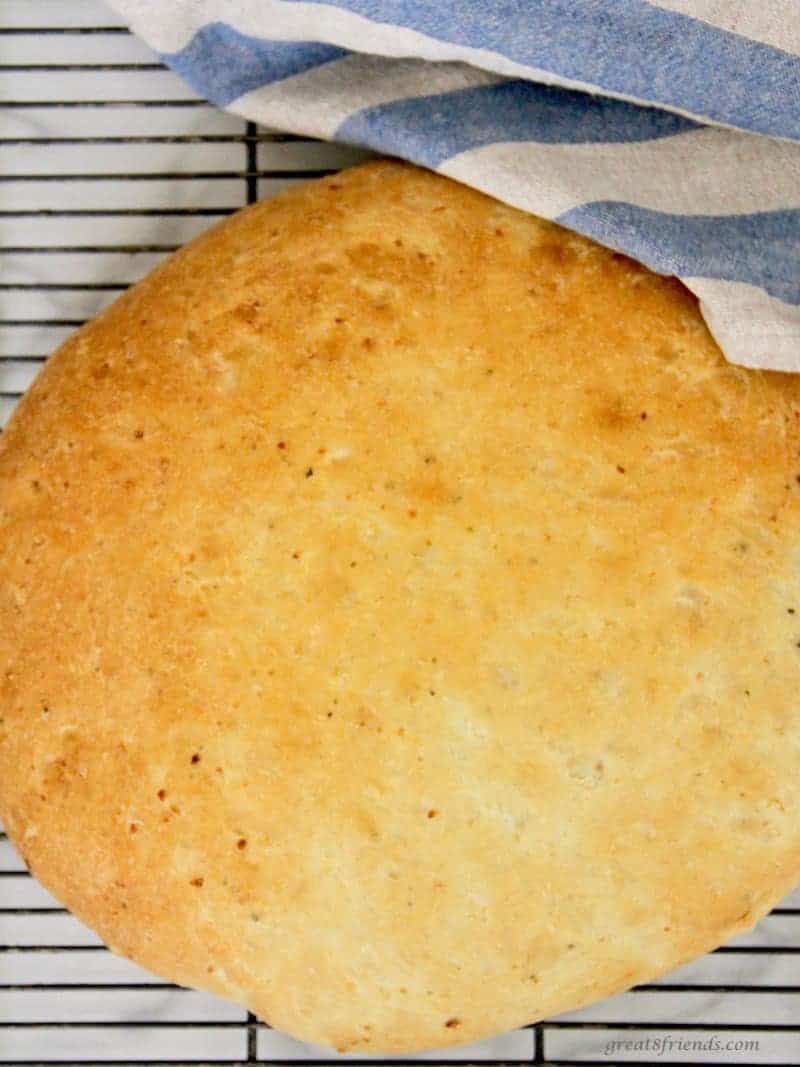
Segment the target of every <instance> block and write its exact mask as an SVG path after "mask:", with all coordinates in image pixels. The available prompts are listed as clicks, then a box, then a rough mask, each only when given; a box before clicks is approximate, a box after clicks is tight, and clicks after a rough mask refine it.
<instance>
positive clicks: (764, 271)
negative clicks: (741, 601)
mask: <svg viewBox="0 0 800 1067" xmlns="http://www.w3.org/2000/svg"><path fill="white" fill-rule="evenodd" d="M114 5H115V6H116V8H117V9H118V10H119V11H120V12H121V13H122V15H123V16H124V17H125V18H126V20H127V21H128V22H129V23H130V24H131V26H132V28H133V29H134V30H135V31H136V32H138V33H139V34H140V35H141V36H142V37H143V38H144V39H145V40H146V41H147V42H148V43H149V44H150V45H152V46H153V47H154V48H155V49H156V50H157V51H158V52H159V53H160V54H161V56H162V57H163V59H164V61H165V62H166V63H168V64H169V65H170V66H171V67H173V68H174V69H175V70H177V71H179V72H180V73H181V74H182V75H183V76H184V77H185V78H186V79H187V81H189V82H190V83H191V85H192V86H193V87H194V88H195V89H196V90H197V91H198V92H200V93H201V94H203V95H204V96H205V97H206V98H207V99H209V100H211V101H213V102H214V103H216V104H218V105H220V106H221V107H225V108H227V109H229V110H231V111H234V112H236V113H237V114H239V115H242V116H245V117H246V118H248V119H250V120H253V121H256V122H260V123H263V124H265V125H267V126H270V127H273V128H278V129H283V130H287V131H291V132H294V133H299V134H304V135H309V136H314V137H321V138H325V139H328V140H336V141H346V142H349V143H352V144H356V145H361V146H364V147H367V148H371V149H374V150H375V151H378V152H382V153H386V154H389V155H394V156H399V157H402V158H405V159H409V160H412V161H413V162H415V163H418V164H421V165H422V166H426V167H429V168H431V169H433V170H436V171H439V172H440V173H442V174H448V175H450V176H451V177H453V178H457V179H458V180H459V181H462V182H465V183H466V184H468V185H472V186H474V187H475V188H478V189H482V190H484V191H485V192H487V193H490V194H491V195H493V196H495V197H497V198H498V199H500V200H504V201H505V202H507V203H509V204H513V205H514V206H516V207H520V208H523V209H525V210H528V211H532V212H535V213H536V214H537V215H542V216H544V217H546V218H551V219H555V220H556V221H557V222H559V223H561V224H562V225H564V226H567V227H569V228H571V229H573V230H576V231H579V232H580V233H583V234H586V235H588V236H590V237H593V238H595V239H596V240H598V241H600V242H601V243H602V244H604V245H607V246H609V247H611V248H614V249H616V250H618V251H621V252H625V253H627V254H628V255H630V256H633V257H635V258H636V259H638V260H639V261H641V262H642V263H645V264H646V265H647V266H648V267H650V268H652V269H653V270H656V271H659V272H662V273H665V274H675V275H677V276H678V277H680V278H681V279H682V280H683V282H684V283H685V284H686V285H687V286H688V287H689V288H690V289H691V290H692V291H693V292H694V293H696V294H697V296H698V297H699V298H700V306H701V310H702V312H703V315H704V316H705V319H706V321H707V323H708V325H709V327H710V329H711V331H712V333H713V334H714V336H715V338H716V339H717V341H718V343H719V344H720V346H721V347H722V349H723V351H724V352H725V354H726V356H727V357H728V359H730V360H731V361H732V362H734V363H739V364H742V365H744V366H750V367H763V368H770V369H776V370H787V371H800V19H798V17H797V7H796V4H795V2H794V0H759V2H758V3H752V2H750V0H652V2H648V0H614V2H613V3H608V2H607V0H461V2H459V3H457V4H442V3H440V2H438V0H315V2H306V0H175V2H173V3H171V4H161V3H159V2H158V0H114Z"/></svg>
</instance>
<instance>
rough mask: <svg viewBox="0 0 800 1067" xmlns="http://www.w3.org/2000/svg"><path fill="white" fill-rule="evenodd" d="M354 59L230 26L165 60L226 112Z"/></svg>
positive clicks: (217, 27) (199, 36) (214, 27)
mask: <svg viewBox="0 0 800 1067" xmlns="http://www.w3.org/2000/svg"><path fill="white" fill-rule="evenodd" d="M346 55H349V53H348V52H347V51H346V50H345V49H343V48H336V47H334V46H333V45H330V44H320V43H318V42H316V41H265V40H261V39H260V38H258V37H249V36H248V35H247V34H244V33H239V31H238V30H235V29H233V27H232V26H228V25H227V24H226V23H224V22H211V23H209V24H208V25H207V26H203V27H202V29H200V30H198V31H197V33H196V34H195V35H194V37H192V39H191V41H190V42H189V43H188V44H187V45H186V46H185V47H184V48H182V49H181V50H180V51H179V52H167V53H163V54H162V56H161V58H162V59H163V60H164V62H165V63H167V64H169V66H170V67H172V69H173V70H175V71H177V72H178V74H181V75H183V77H184V78H185V79H186V81H187V82H189V84H190V85H191V86H192V88H193V89H196V90H197V92H199V93H202V95H203V96H204V97H205V98H206V99H207V100H211V101H213V103H215V104H219V105H220V106H222V107H224V106H225V105H226V104H229V103H230V102H231V101H232V100H235V99H236V98H237V97H238V96H242V95H243V94H244V93H248V92H250V91H251V90H253V89H260V88H261V86H263V85H269V84H270V83H271V82H276V81H281V80H282V79H283V78H290V77H291V76H292V75H293V74H301V73H302V72H303V71H305V70H310V69H311V68H312V67H318V66H320V65H321V64H323V63H330V62H331V60H334V59H340V58H341V57H342V56H346Z"/></svg>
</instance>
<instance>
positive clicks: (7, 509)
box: [0, 163, 800, 1051]
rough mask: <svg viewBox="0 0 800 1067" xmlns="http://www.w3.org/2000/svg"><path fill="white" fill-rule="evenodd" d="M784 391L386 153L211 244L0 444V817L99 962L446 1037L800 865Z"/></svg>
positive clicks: (183, 260)
mask: <svg viewBox="0 0 800 1067" xmlns="http://www.w3.org/2000/svg"><path fill="white" fill-rule="evenodd" d="M799 426H800V383H799V382H798V379H797V378H795V377H790V376H783V377H781V376H778V375H774V374H773V375H770V374H765V373H758V372H753V371H744V370H741V369H737V368H735V367H732V366H729V365H728V364H726V363H725V361H724V360H723V359H722V357H721V356H720V353H719V352H718V350H717V348H716V347H715V345H714V344H713V342H712V341H711V339H710V338H709V336H708V334H707V332H706V330H705V328H704V326H703V324H702V322H701V319H700V317H699V315H698V312H697V309H696V306H695V302H694V300H693V298H692V297H691V296H690V295H689V294H688V293H687V292H686V291H685V290H684V289H683V288H682V287H681V286H680V285H679V284H678V283H676V282H673V281H671V280H665V279H663V278H659V277H656V276H654V275H652V274H650V273H648V272H647V271H644V270H642V269H639V268H636V267H635V266H634V265H633V264H632V263H631V262H629V261H628V260H626V259H624V258H622V257H618V256H615V255H613V254H611V253H610V252H608V251H605V250H603V249H601V248H599V247H598V246H596V245H594V244H593V243H591V242H589V241H586V240H583V239H581V238H579V237H577V236H573V235H570V234H567V233H565V232H564V231H562V230H560V229H559V228H558V227H556V226H553V225H551V224H547V223H545V222H542V221H539V220H537V219H535V218H532V217H530V216H526V215H524V214H521V213H519V212H517V211H514V210H512V209H510V208H507V207H504V206H502V205H500V204H498V203H496V202H494V201H492V200H490V199H488V198H487V197H484V196H482V195H480V194H478V193H475V192H471V191H469V190H467V189H465V188H463V187H462V186H460V185H457V184H455V183H453V182H450V181H448V180H446V179H442V178H439V177H435V176H433V175H430V174H427V173H424V172H421V171H418V170H415V169H413V168H411V167H407V166H403V165H400V164H394V163H375V164H370V165H367V166H365V167H361V168H357V169H355V170H353V171H350V172H348V173H347V174H343V175H339V176H337V177H336V178H335V179H325V180H323V181H320V182H317V183H314V184H310V185H308V186H305V187H304V188H302V189H301V190H299V191H296V192H293V193H290V194H288V195H285V196H282V197H280V198H278V199H277V200H274V201H270V202H268V203H262V204H258V205H255V206H254V207H251V208H249V209H247V210H246V211H243V212H241V213H239V214H237V215H236V216H234V217H233V218H231V219H230V220H228V221H227V222H225V223H224V224H223V225H221V226H219V227H217V228H215V229H214V230H212V231H211V232H210V233H208V234H206V235H205V236H203V237H201V238H200V239H199V240H197V241H195V242H194V243H193V244H192V245H190V246H189V247H188V248H187V249H185V250H183V251H182V252H180V253H179V254H178V255H176V256H175V257H173V258H172V259H170V260H169V261H168V262H167V263H166V264H165V265H164V266H162V267H161V268H159V269H158V270H157V271H156V272H155V273H154V274H152V275H151V276H150V277H149V278H147V279H146V280H145V281H144V282H142V283H141V284H140V285H138V286H136V287H135V288H134V289H133V290H132V291H130V292H128V293H126V294H125V295H124V296H123V297H122V298H121V299H120V300H119V301H117V303H116V304H115V305H114V306H113V307H112V308H111V309H110V310H109V311H107V312H106V313H104V314H103V315H101V316H100V317H99V318H98V319H97V320H96V321H95V322H93V323H91V324H90V325H88V326H86V327H85V328H83V329H82V330H80V331H79V332H78V333H77V334H76V335H75V336H74V337H73V338H72V339H71V340H70V341H68V342H67V344H65V345H64V346H63V347H62V349H61V350H60V351H59V352H58V353H57V354H56V355H55V356H54V357H53V359H52V360H51V361H50V363H49V364H48V366H47V368H46V370H45V371H44V373H43V374H42V375H41V376H40V377H39V379H38V380H37V382H36V384H35V385H34V387H33V389H32V390H31V392H30V394H29V395H28V396H27V397H26V399H25V400H24V401H23V403H22V404H21V405H20V408H19V411H18V413H17V414H16V415H15V417H14V418H13V420H12V422H11V425H10V426H9V428H8V431H7V433H6V435H5V436H4V438H3V440H2V443H0V701H1V704H0V717H1V718H2V722H0V783H2V785H1V786H0V812H1V813H2V817H3V819H4V820H5V822H6V824H7V826H8V829H9V831H10V833H11V834H12V836H13V837H14V839H15V840H16V841H17V843H18V844H19V845H20V847H21V848H22V850H23V851H24V853H25V855H26V856H27V857H28V859H29V860H30V863H31V865H32V867H33V870H34V872H35V873H36V874H37V875H38V876H39V877H40V878H41V879H42V881H43V882H44V883H45V884H46V885H47V886H48V887H49V888H50V889H51V890H52V891H53V892H54V893H56V894H57V895H58V896H59V897H60V898H61V899H62V900H63V901H64V902H65V903H66V904H67V905H68V906H69V907H70V908H72V909H73V910H74V911H75V912H76V913H77V914H78V915H79V916H80V917H81V918H83V919H84V920H85V921H87V922H88V923H90V924H91V925H92V926H94V927H95V928H96V929H97V930H98V931H99V932H100V933H101V935H102V936H103V937H104V938H105V939H106V940H107V941H108V942H109V943H110V944H111V945H112V946H113V947H115V948H116V949H118V950H119V951H121V952H123V953H125V954H126V955H129V956H131V957H133V958H134V959H136V960H138V961H140V962H141V963H143V964H145V965H146V966H148V967H151V968H152V969H153V970H155V971H158V972H160V973H162V974H164V975H166V976H168V977H170V978H172V979H174V980H176V981H178V982H181V983H184V984H188V985H194V986H200V987H203V988H207V989H211V990H214V991H216V992H219V993H221V994H223V995H225V996H228V997H232V998H234V999H236V1000H240V1001H242V1002H245V1003H247V1004H248V1005H249V1006H250V1007H251V1008H252V1009H253V1010H254V1011H256V1012H257V1013H258V1014H259V1015H260V1016H262V1017H263V1018H266V1019H267V1020H269V1021H270V1022H272V1023H273V1024H275V1025H276V1026H279V1027H281V1028H283V1029H286V1030H287V1031H289V1032H290V1033H293V1034H295V1035H298V1036H300V1037H303V1038H305V1039H307V1040H312V1041H317V1042H322V1043H327V1044H333V1045H336V1046H338V1047H340V1048H348V1049H357V1050H364V1051H367V1050H372V1049H381V1050H389V1051H390V1050H405V1049H419V1048H423V1047H436V1046H443V1045H447V1044H455V1043H461V1042H464V1041H469V1040H473V1039H476V1038H479V1037H481V1036H484V1035H486V1034H489V1033H491V1032H494V1031H499V1030H502V1029H504V1028H507V1027H513V1026H518V1025H521V1024H524V1023H528V1022H530V1021H532V1020H534V1019H536V1018H538V1017H541V1016H543V1015H546V1014H551V1013H554V1012H556V1011H560V1010H564V1009H567V1008H572V1007H575V1006H577V1005H579V1004H582V1003H585V1002H587V1001H590V1000H593V999H596V998H598V997H602V996H605V995H607V994H610V993H613V992H615V991H617V990H620V989H623V988H625V987H627V986H629V985H631V984H633V983H636V982H640V981H643V980H647V979H651V978H652V977H653V976H655V975H657V974H659V973H661V972H664V971H666V970H667V969H669V968H671V967H673V966H675V965H676V964H679V963H680V962H681V961H683V960H686V959H688V958H689V957H692V956H694V955H696V954H698V953H701V952H703V951H705V950H707V949H709V948H711V947H712V946H714V945H716V944H717V943H719V942H720V941H722V940H724V939H726V938H727V937H729V936H730V935H732V934H734V933H736V932H737V931H739V930H742V929H744V928H746V927H749V926H751V925H752V924H753V923H754V922H755V921H756V920H757V919H758V918H759V917H760V916H761V915H762V914H763V913H764V912H765V911H766V910H768V909H769V907H770V906H771V905H772V904H773V903H774V902H775V901H776V900H777V899H778V898H779V897H780V896H781V894H783V893H784V892H785V891H786V890H787V889H788V887H789V886H790V884H791V883H792V882H793V881H794V880H795V879H796V878H797V877H798V875H800V817H799V816H800V774H798V757H799V756H800V704H798V701H797V692H798V687H799V686H800V648H798V643H800V583H799V582H798V578H800V551H798V539H797V530H798V510H799V508H800V504H799V500H800V484H798V481H799V479H800V431H799V430H798V427H799Z"/></svg>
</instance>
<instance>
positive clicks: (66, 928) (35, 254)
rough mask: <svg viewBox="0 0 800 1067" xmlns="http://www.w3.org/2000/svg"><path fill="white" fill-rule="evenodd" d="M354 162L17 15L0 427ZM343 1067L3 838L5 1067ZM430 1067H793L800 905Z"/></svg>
mask: <svg viewBox="0 0 800 1067" xmlns="http://www.w3.org/2000/svg"><path fill="white" fill-rule="evenodd" d="M359 158H361V154H360V153H358V152H356V151H355V150H352V149H349V148H343V147H334V146H331V145H326V144H320V143H317V142H313V141H309V140H303V139H298V138H295V137H289V136H286V135H281V134H278V133H274V132H270V131H266V130H262V129H260V128H257V127H256V126H255V125H254V124H252V123H245V122H244V121H242V120H240V119H237V118H236V117H235V116H231V115H226V114H224V113H222V112H220V111H218V110H216V109H214V108H212V107H210V106H209V105H207V104H206V103H204V102H203V101H202V100H199V99H197V98H196V97H195V96H194V94H193V93H192V91H191V90H190V89H189V88H188V87H187V86H186V85H185V84H184V83H183V82H182V81H181V80H180V79H179V78H178V77H176V76H175V75H173V74H172V73H171V72H169V71H168V70H165V69H164V67H163V66H162V65H161V64H160V63H159V62H158V61H157V59H156V57H155V56H154V55H153V54H152V52H150V51H149V50H148V49H147V47H146V46H145V45H143V44H142V43H141V42H140V41H138V40H137V39H136V38H135V37H132V36H131V35H130V34H129V33H128V32H127V30H126V29H125V27H124V26H123V25H121V23H120V21H119V19H118V18H117V16H116V15H114V14H113V13H112V12H111V11H110V10H109V9H108V8H107V7H106V6H105V5H104V4H103V3H101V2H97V0H4V2H3V6H2V7H0V228H1V231H2V232H1V233H0V243H1V245H2V250H1V251H0V425H1V424H3V423H4V422H5V421H6V420H7V418H8V416H9V415H10V413H11V411H12V409H13V407H14V405H15V404H16V402H17V400H18V398H19V396H20V395H21V394H22V392H23V391H24V390H25V388H26V387H27V386H28V384H29V383H30V381H31V380H32V379H33V377H34V375H35V374H36V372H37V370H38V368H39V366H40V365H41V364H42V363H43V362H44V359H45V357H46V355H47V354H48V353H49V352H51V351H52V350H53V349H54V348H55V347H56V346H57V345H58V344H59V343H60V342H61V341H62V340H63V339H64V338H65V337H66V336H67V335H68V334H69V333H71V332H72V330H74V329H75V327H76V326H78V325H80V323H81V322H83V321H84V320H85V319H87V318H90V317H91V316H92V315H94V314H95V313H96V312H97V311H98V310H100V308H102V307H103V306H105V305H106V304H108V303H109V302H110V301H111V300H113V299H114V297H115V296H116V295H117V293H118V292H120V291H121V290H122V289H124V288H125V287H126V286H127V285H128V284H129V283H130V282H132V281H135V280H136V279H137V278H140V277H141V276H142V275H143V274H144V273H146V272H147V271H148V270H149V269H150V268H151V267H152V266H154V264H156V263H157V262H158V261H159V260H161V259H162V258H163V257H164V256H165V255H167V254H168V253H169V252H171V251H172V250H173V249H174V248H175V247H176V246H178V245H180V244H182V243H183V242H184V241H186V240H188V239H189V238H191V237H193V236H194V235H195V234H197V233H199V232H200V231H201V230H203V229H205V228H206V227H207V226H209V225H211V224H212V223H213V222H214V221H215V220H217V219H218V218H220V217H221V216H223V215H225V214H227V213H229V212H231V211H233V210H235V209H236V208H238V207H241V206H242V205H243V204H245V203H248V202H250V201H253V200H255V199H257V198H259V197H263V196H269V195H270V194H271V193H274V192H276V191H278V190H280V189H283V188H286V187H287V186H289V185H292V184H293V183H295V182H298V181H302V180H303V179H305V178H309V177H314V176H318V175H321V174H326V173H329V172H331V171H335V170H337V169H339V168H341V167H343V166H346V165H348V164H350V163H353V162H355V161H357V160H358V159H359ZM679 862H680V857H676V863H679ZM342 1059H354V1057H341V1056H334V1055H332V1054H331V1053H330V1052H328V1051H326V1050H323V1049H317V1048H314V1047H312V1046H309V1045H304V1044H302V1043H300V1042H296V1041H292V1040H290V1039H288V1038H286V1037H284V1036H283V1035H281V1034H279V1033H277V1032H276V1031H274V1030H271V1029H270V1028H269V1027H267V1026H264V1025H261V1024H259V1023H258V1022H257V1021H256V1020H255V1019H254V1018H253V1017H252V1016H249V1015H247V1013H246V1012H245V1011H244V1010H242V1009H241V1008H239V1007H237V1006H236V1005H231V1004H228V1003H226V1002H224V1001H221V1000H219V999H217V998H215V997H211V996H208V995H206V994H202V993H196V992H192V991H189V990H183V989H178V988H177V987H176V986H172V985H169V984H168V983H165V982H162V981H161V980H160V979H158V978H156V977H155V976H154V975H151V974H149V973H147V972H146V971H144V970H142V969H141V968H139V967H136V966H135V965H134V964H132V963H129V962H128V961H126V960H123V959H120V958H118V957H116V956H113V955H112V954H111V953H110V952H108V951H107V950H106V949H105V948H104V947H103V946H102V944H101V943H100V942H99V940H98V939H97V937H96V936H95V935H94V934H93V933H92V931H90V930H88V929H87V928H86V927H84V926H83V925H81V923H79V922H78V921H77V920H76V919H74V918H73V917H72V916H71V915H69V914H68V913H67V912H66V911H64V910H63V909H62V908H61V907H60V906H59V904H58V902H57V901H56V900H54V899H53V898H52V897H51V896H50V895H49V894H48V893H47V892H46V891H45V890H44V889H43V888H42V887H41V886H40V885H39V884H38V883H37V882H36V881H35V880H34V879H33V878H31V877H30V875H29V874H28V873H27V872H26V870H25V867H24V864H23V863H22V861H21V860H20V859H19V857H18V856H17V855H16V854H15V852H14V850H13V848H12V846H11V843H10V842H9V841H8V840H7V839H6V837H5V835H3V834H0V1063H20V1064H21V1063H26V1064H31V1063H34V1064H40V1065H44V1064H56V1063H58V1064H70V1063H71V1064H73V1065H76V1067H77V1065H78V1064H90V1063H91V1064H112V1063H114V1064H129V1065H132V1067H133V1065H135V1067H141V1065H145V1064H166V1063H170V1064H172V1063H183V1064H190V1063H203V1064H209V1065H213V1064H223V1063H224V1064H244V1063H255V1062H267V1063H302V1062H306V1063H326V1062H339V1061H341V1060H342ZM416 1059H425V1060H432V1061H435V1062H440V1063H447V1062H451V1063H453V1062H472V1063H478V1062H482V1063H573V1062H581V1063H594V1064H609V1063H633V1064H640V1065H644V1064H658V1063H668V1062H671V1063H695V1064H699V1063H716V1064H800V892H798V893H795V894H794V895H793V897H790V898H789V899H788V900H786V901H785V902H784V904H783V906H782V907H780V908H777V909H776V910H775V911H774V912H773V913H772V915H770V916H769V917H768V918H767V919H765V920H764V921H763V922H762V923H761V924H760V925H759V927H758V928H757V929H756V930H755V931H753V932H752V933H750V934H746V935H744V936H742V937H739V938H738V939H737V940H736V941H735V942H733V943H732V944H730V945H728V946H726V947H724V948H722V949H720V950H718V951H717V952H715V953H712V954H711V955H709V956H706V957H704V958H703V959H700V960H697V961H696V962H694V963H692V964H690V965H689V966H687V967H683V968H682V969H681V970H680V971H676V972H673V973H672V974H671V975H668V976H667V977H666V978H664V979H663V980H662V981H659V982H657V983H655V984H654V985H649V986H642V987H639V988H638V989H636V990H633V991H631V992H630V993H626V994H624V995H622V996H618V997H615V998H613V999H611V1000H606V1001H604V1002H602V1003H600V1004H597V1005H594V1006H592V1007H590V1008H588V1009H584V1010H583V1011H579V1012H573V1013H571V1014H569V1015H563V1016H560V1017H558V1018H557V1019H551V1020H548V1021H546V1022H545V1023H542V1024H539V1025H538V1026H535V1027H529V1028H526V1029H522V1030H517V1031H514V1032H513V1033H510V1034H505V1035H503V1036H501V1037H498V1038H496V1039H494V1040H491V1041H485V1042H481V1043H479V1044H477V1045H472V1046H469V1047H467V1048H463V1049H456V1050H449V1051H448V1052H446V1053H442V1054H429V1055H427V1056H424V1057H416Z"/></svg>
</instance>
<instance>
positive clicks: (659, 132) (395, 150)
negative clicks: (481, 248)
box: [335, 79, 697, 167]
mask: <svg viewBox="0 0 800 1067" xmlns="http://www.w3.org/2000/svg"><path fill="white" fill-rule="evenodd" d="M696 128H697V123H694V122H692V121H691V120H690V119H684V118H682V117H681V116H680V115H675V114H674V113H673V112H670V111H658V110H656V109H655V108H647V107H640V106H639V105H638V104H628V103H625V101H622V100H612V99H610V98H608V97H606V98H603V97H598V96H589V95H588V94H587V93H580V92H574V91H572V90H570V89H558V88H554V87H552V86H548V85H536V84H534V83H533V82H526V81H520V80H516V79H514V80H513V81H504V82H499V83H497V84H495V85H481V86H476V87H475V88H471V89H458V90H456V91H454V92H451V93H440V94H437V95H435V96H418V97H411V98H410V99H405V100H394V101H391V102H390V103H386V104H377V105H375V106H374V107H368V108H364V110H363V111H357V112H356V113H355V114H353V115H351V116H350V117H349V118H348V119H346V120H345V121H344V122H343V123H342V125H341V126H340V127H339V128H338V129H337V131H336V134H335V136H336V138H337V139H338V140H343V141H350V142H352V143H353V144H360V145H365V146H367V147H369V148H373V149H375V150H377V151H383V152H388V153H391V154H393V155H400V156H403V157H404V158H406V159H413V160H414V161H415V162H416V163H421V164H424V165H426V166H429V167H436V166H439V164H441V163H443V162H444V161H445V160H446V159H449V158H450V157H451V156H455V155H458V154H459V153H461V152H465V151H467V150H468V149H470V148H478V147H480V146H482V145H489V144H496V143H498V142H503V141H506V142H507V141H538V142H540V143H543V144H592V143H598V142H605V143H608V142H616V143H619V142H630V141H649V140H654V139H655V138H658V137H670V136H672V135H673V134H677V133H683V132H685V131H686V130H693V129H696Z"/></svg>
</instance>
